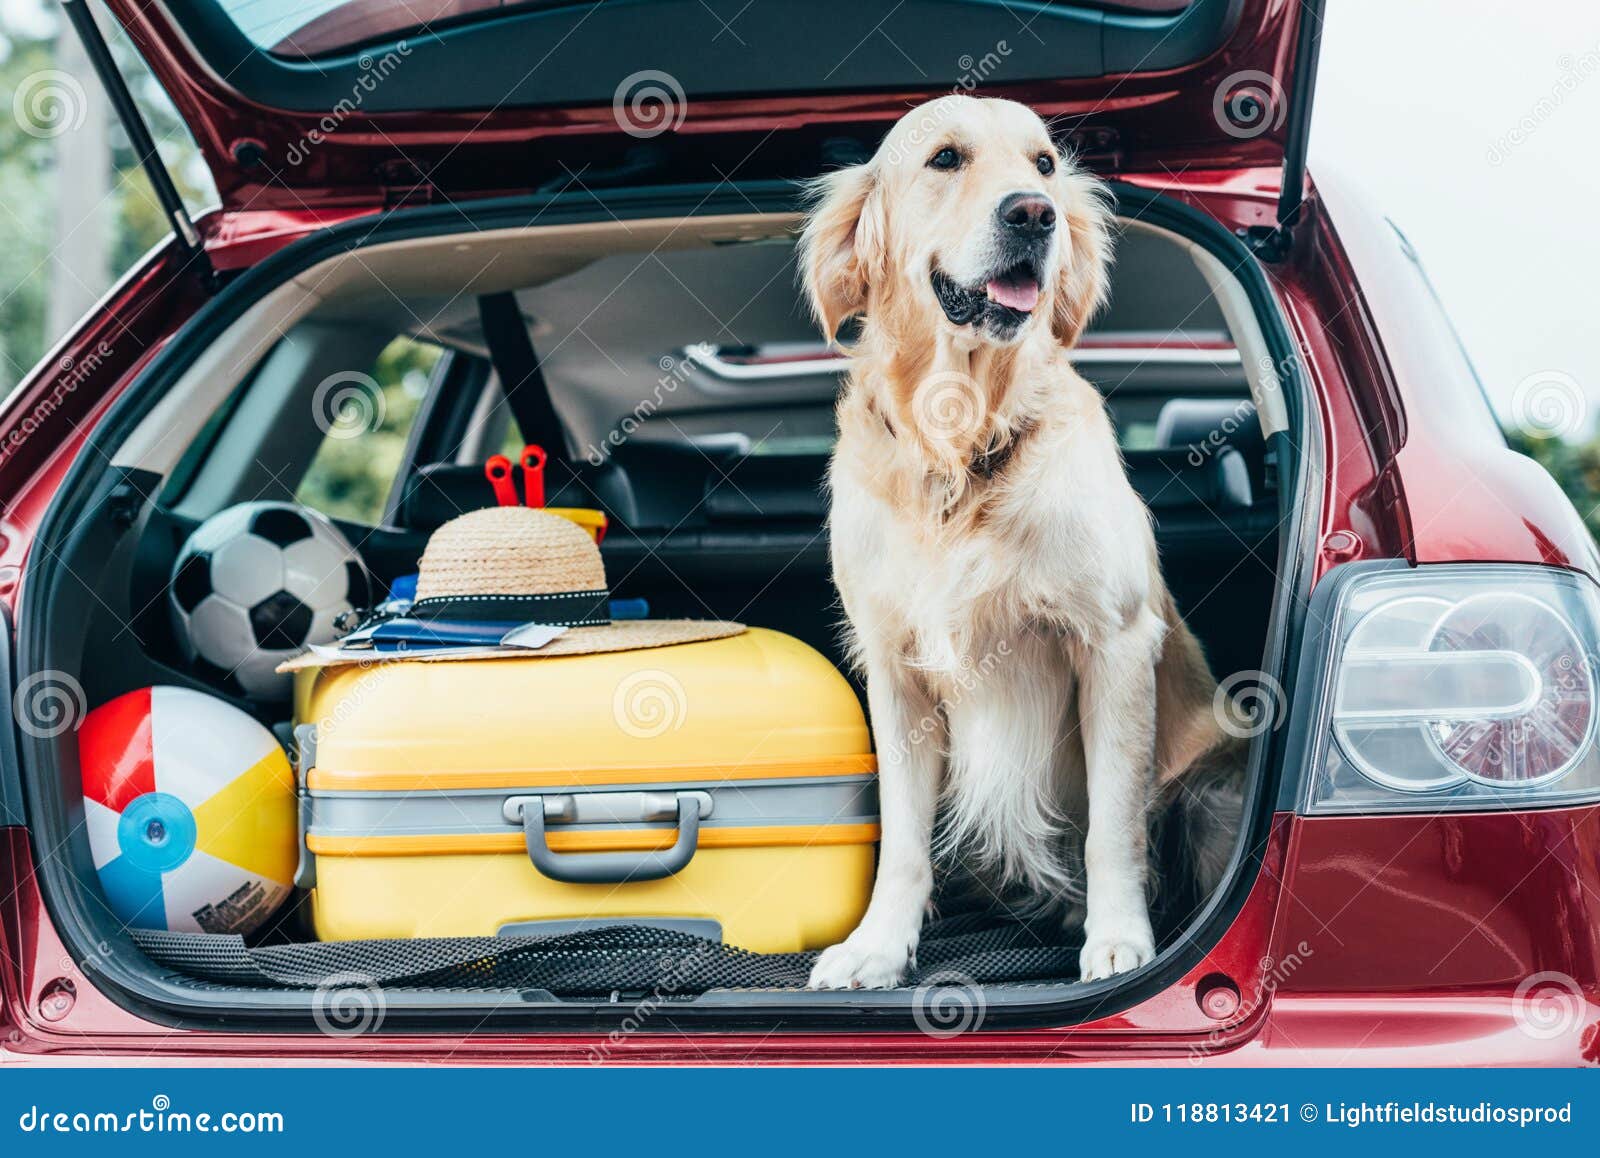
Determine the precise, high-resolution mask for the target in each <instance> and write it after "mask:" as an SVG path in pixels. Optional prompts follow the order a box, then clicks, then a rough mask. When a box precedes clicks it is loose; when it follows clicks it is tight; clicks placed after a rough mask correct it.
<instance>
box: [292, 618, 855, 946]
mask: <svg viewBox="0 0 1600 1158" xmlns="http://www.w3.org/2000/svg"><path fill="white" fill-rule="evenodd" d="M295 697H296V719H297V720H298V721H300V726H299V727H298V728H297V734H298V738H299V748H300V770H299V774H300V782H301V818H302V831H303V837H304V847H303V849H302V860H301V871H300V874H299V876H300V881H299V883H301V884H303V885H305V886H307V887H312V888H313V892H312V912H313V914H314V920H315V924H316V930H317V934H318V936H320V937H321V938H323V939H324V940H351V939H358V938H386V937H447V936H482V935H492V934H495V933H499V932H506V933H528V934H537V933H541V932H547V931H564V930H568V929H571V928H574V927H581V926H582V925H584V924H586V923H589V922H598V923H605V924H615V923H618V922H619V921H624V920H630V919H632V920H647V921H649V922H650V923H652V924H657V925H661V924H665V925H666V926H667V927H673V928H681V929H685V930H687V931H692V932H697V933H701V934H708V935H714V936H715V935H720V937H721V939H722V940H724V941H726V942H727V943H729V944H731V945H737V946H740V947H742V948H746V949H751V950H757V951H763V952H790V951H794V950H798V949H807V948H818V947H821V946H825V945H829V944H832V943H833V942H835V941H838V940H839V939H841V938H843V937H844V936H845V935H847V934H848V933H849V932H850V930H851V929H852V928H854V926H855V924H856V921H857V920H858V919H859V918H860V916H861V914H862V913H863V912H864V911H865V909H866V904H867V899H868V895H869V893H870V890H871V886H872V875H873V862H874V844H875V842H876V841H877V839H878V816H877V794H876V786H875V780H874V772H875V764H874V761H873V757H872V755H871V744H870V740H869V735H868V731H867V725H866V720H865V719H864V718H863V716H862V713H861V708H860V705H859V703H858V702H857V700H856V697H855V694H854V693H853V692H852V690H851V688H850V686H849V684H848V683H847V682H846V681H845V680H844V678H843V677H842V676H840V674H839V673H838V672H837V671H836V670H835V669H834V668H833V666H832V665H831V664H830V663H829V662H828V661H827V659H826V658H824V657H823V656H822V655H820V654H818V653H817V652H816V651H814V650H813V649H811V648H809V647H807V646H806V645H805V644H803V643H801V642H799V641H798V640H795V639H792V638H790V637H789V636H786V635H782V634H779V633H777V632H773V631H766V630H763V629H760V628H752V629H750V630H748V631H745V632H743V633H742V634H739V635H735V636H731V637H728V638H725V639H716V640H709V641H705V642H698V643H688V644H678V645H675V646H670V647H659V648H649V649H643V650H634V651H623V652H610V653H602V654H593V655H577V656H566V657H549V658H508V659H504V660H477V661H470V662H449V661H443V660H441V661H435V662H422V663H417V662H405V661H400V662H389V663H374V664H371V665H366V666H345V667H334V668H327V669H321V670H310V671H303V672H300V673H297V675H296V686H295Z"/></svg>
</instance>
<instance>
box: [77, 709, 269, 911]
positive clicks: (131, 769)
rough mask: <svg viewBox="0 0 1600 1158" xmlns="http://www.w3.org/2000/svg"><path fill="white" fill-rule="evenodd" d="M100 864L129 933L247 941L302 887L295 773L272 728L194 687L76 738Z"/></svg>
mask: <svg viewBox="0 0 1600 1158" xmlns="http://www.w3.org/2000/svg"><path fill="white" fill-rule="evenodd" d="M78 758H79V763H80V765H81V766H82V772H83V807H84V814H85V822H86V824H87V827H88V830H89V847H90V850H91V851H92V852H93V854H94V867H95V870H96V871H97V872H98V873H99V874H100V884H101V886H102V887H103V888H104V889H105V894H106V898H107V899H108V900H109V901H110V904H111V910H112V912H114V913H115V914H116V915H117V918H118V919H119V920H121V921H122V922H123V923H124V924H126V925H127V926H128V927H130V928H136V929H167V930H171V931H173V932H188V933H249V932H251V931H252V930H254V929H256V928H258V927H260V925H261V924H262V923H263V922H264V921H266V919H267V918H268V917H269V916H271V915H272V912H273V910H274V909H276V908H277V907H278V905H279V904H280V903H281V902H282V901H283V899H284V898H285V897H287V896H288V895H289V890H290V889H291V888H292V887H293V884H292V882H293V880H294V869H295V862H296V859H297V839H298V838H297V832H296V816H297V802H296V800H295V785H294V773H293V772H292V771H290V768H289V760H288V757H287V756H285V755H284V752H283V749H282V748H281V747H280V746H279V745H278V741H277V740H276V739H274V738H273V735H272V733H271V732H269V731H268V730H267V729H266V728H264V727H262V725H261V724H259V723H257V722H256V721H255V720H254V719H252V718H251V717H250V716H249V715H248V714H246V713H245V712H242V711H240V710H239V709H238V708H235V707H234V706H233V705H232V704H229V703H225V702H224V701H222V700H219V699H216V698H214V697H212V696H208V695H205V694H203V693H201V692H195V691H190V690H189V689H187V688H172V687H155V688H140V689H139V690H138V691H133V692H129V693H128V694H127V695H124V696H119V697H118V698H116V699H114V700H112V701H111V702H109V703H106V704H102V705H100V706H99V707H98V708H96V709H95V710H94V711H92V712H90V713H89V714H88V716H86V717H85V718H84V721H83V726H82V728H80V729H79V731H78Z"/></svg>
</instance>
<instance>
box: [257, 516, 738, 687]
mask: <svg viewBox="0 0 1600 1158" xmlns="http://www.w3.org/2000/svg"><path fill="white" fill-rule="evenodd" d="M417 572H418V574H417V596H416V601H415V602H414V603H412V605H411V611H410V613H409V614H410V615H412V616H413V617H415V618H417V619H435V620H500V621H504V622H509V623H548V624H552V625H559V626H562V627H565V628H566V629H567V630H566V631H565V632H563V633H562V634H561V635H559V636H557V637H556V638H555V639H553V640H551V641H550V642H549V643H547V644H545V645H544V646H543V647H540V648H537V649H529V650H527V651H526V652H522V651H518V652H507V651H485V652H484V653H482V654H481V655H473V656H463V655H457V656H439V657H437V658H438V659H440V660H444V659H452V660H462V659H477V658H482V659H505V658H508V656H513V655H514V656H516V657H518V658H521V657H524V656H525V657H526V658H529V659H535V658H549V657H554V656H563V655H592V654H596V653H599V652H608V651H629V650H632V649H634V648H645V647H666V646H668V645H669V644H674V643H694V642H697V641H700V640H707V639H724V638H726V637H728V636H730V635H738V634H739V633H740V632H742V631H744V630H745V628H744V625H743V624H740V623H728V622H724V621H722V620H715V619H633V620H624V621H621V622H617V623H613V622H612V621H611V619H610V599H611V592H610V590H609V589H608V588H607V587H606V569H605V564H604V563H602V562H601V559H600V548H599V547H598V546H597V545H596V544H595V541H594V539H593V538H592V537H591V536H590V534H589V532H587V531H585V530H584V529H583V528H581V527H579V526H578V525H577V524H576V523H572V522H569V521H568V520H567V519H564V518H562V517H561V516H559V515H552V514H550V513H549V512H547V511H542V510H537V509H535V508H532V507H488V508H485V509H483V510H478V511H471V512H469V513H467V514H465V515H461V516H460V517H459V518H454V519H451V520H450V521H449V522H448V523H445V524H444V525H443V526H442V527H440V528H439V529H438V530H437V531H435V532H434V533H433V535H432V536H431V537H430V538H429V539H428V546H427V548H426V549H425V550H424V551H423V552H422V561H421V563H420V564H419V565H418V568H417ZM393 654H394V653H388V656H389V657H393ZM404 654H405V658H407V659H412V660H419V661H423V662H426V661H427V660H429V659H430V658H432V657H430V656H429V654H428V653H427V652H426V651H411V652H407V653H404ZM325 662H326V661H325V660H323V659H320V658H319V657H317V656H316V655H315V653H308V654H306V655H303V656H298V657H296V658H295V659H292V660H290V661H289V662H288V663H286V664H283V665H281V666H280V667H279V668H278V670H279V671H285V670H290V671H292V670H295V669H297V668H301V667H312V666H318V665H320V664H322V663H325Z"/></svg>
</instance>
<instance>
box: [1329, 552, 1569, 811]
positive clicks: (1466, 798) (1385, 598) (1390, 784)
mask: <svg viewBox="0 0 1600 1158" xmlns="http://www.w3.org/2000/svg"><path fill="white" fill-rule="evenodd" d="M1333 578H1334V577H1333V576H1329V581H1332V580H1333ZM1319 594H1321V593H1320V592H1319ZM1330 594H1331V598H1325V599H1319V600H1317V601H1316V603H1318V604H1320V608H1314V615H1313V624H1312V629H1310V630H1308V637H1307V638H1308V641H1310V642H1309V646H1311V647H1317V646H1318V645H1317V644H1316V643H1315V642H1314V640H1315V636H1316V634H1317V632H1316V631H1315V628H1316V627H1317V626H1319V625H1318V624H1317V622H1316V619H1317V613H1318V612H1320V615H1321V617H1322V619H1323V622H1324V623H1325V624H1326V635H1325V636H1324V637H1323V638H1324V640H1325V642H1324V643H1323V644H1322V645H1321V649H1322V653H1323V654H1322V655H1321V657H1320V658H1321V659H1322V660H1324V661H1326V663H1327V666H1326V667H1325V668H1324V670H1323V671H1322V672H1321V673H1320V675H1321V686H1322V688H1323V689H1324V691H1323V694H1322V696H1321V697H1320V708H1319V711H1320V715H1321V720H1320V721H1319V724H1318V726H1316V727H1315V728H1314V729H1313V735H1315V736H1316V737H1317V744H1316V753H1315V757H1314V763H1313V768H1314V774H1313V775H1312V776H1311V778H1310V785H1309V788H1308V790H1307V793H1306V795H1305V797H1304V799H1303V801H1302V805H1303V807H1304V808H1305V810H1306V811H1308V812H1386V811H1396V810H1429V811H1437V810H1442V809H1450V808H1462V809H1473V808H1476V809H1484V808H1528V807H1537V806H1542V805H1551V804H1564V803H1571V802H1574V801H1576V800H1581V799H1587V798H1600V751H1597V745H1596V718H1597V715H1600V711H1597V706H1596V702H1595V700H1596V688H1597V683H1596V675H1595V666H1596V664H1595V655H1594V643H1595V641H1596V640H1597V639H1600V588H1596V586H1595V584H1594V583H1593V582H1592V581H1591V580H1589V579H1588V578H1587V577H1586V576H1583V575H1579V574H1575V573H1573V572H1568V571H1558V570H1555V569H1553V568H1546V567H1523V566H1514V565H1487V564H1485V565H1477V564H1463V565H1459V566H1453V565H1437V566H1427V567H1417V568H1411V569H1395V568H1384V569H1381V570H1365V571H1363V570H1360V569H1359V567H1358V568H1357V570H1356V571H1354V572H1352V573H1351V574H1347V575H1346V576H1343V577H1341V578H1340V580H1339V581H1338V582H1336V583H1333V584H1332V587H1331V589H1330Z"/></svg>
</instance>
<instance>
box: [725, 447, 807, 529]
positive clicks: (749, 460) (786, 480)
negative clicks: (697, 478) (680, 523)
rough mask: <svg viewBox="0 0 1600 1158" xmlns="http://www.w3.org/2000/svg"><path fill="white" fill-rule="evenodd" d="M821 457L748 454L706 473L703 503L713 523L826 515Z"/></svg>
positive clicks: (805, 518)
mask: <svg viewBox="0 0 1600 1158" xmlns="http://www.w3.org/2000/svg"><path fill="white" fill-rule="evenodd" d="M827 471H828V458H827V456H826V455H821V454H817V455H810V454H808V455H778V454H770V455H766V454H752V455H746V456H745V457H744V458H740V459H735V460H734V461H733V462H732V463H730V464H728V466H726V467H725V468H724V469H723V470H718V471H713V472H712V473H711V474H708V475H707V476H706V480H705V493H704V496H703V497H704V505H705V512H706V518H707V519H709V520H710V521H711V522H713V523H721V522H753V521H761V520H767V519H773V520H780V519H790V520H793V519H803V520H805V521H807V522H811V523H821V522H822V521H823V519H825V518H827V515H828V500H827V496H826V494H825V493H824V491H823V479H824V477H825V476H826V475H827Z"/></svg>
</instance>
